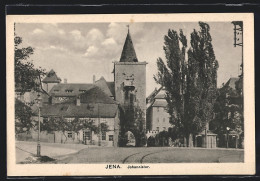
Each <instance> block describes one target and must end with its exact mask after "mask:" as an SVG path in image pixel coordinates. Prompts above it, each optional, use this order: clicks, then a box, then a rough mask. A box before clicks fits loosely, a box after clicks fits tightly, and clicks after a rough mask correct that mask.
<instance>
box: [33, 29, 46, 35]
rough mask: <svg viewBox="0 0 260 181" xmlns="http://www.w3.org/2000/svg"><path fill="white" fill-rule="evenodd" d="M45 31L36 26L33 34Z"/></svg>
mask: <svg viewBox="0 0 260 181" xmlns="http://www.w3.org/2000/svg"><path fill="white" fill-rule="evenodd" d="M41 33H44V31H43V30H42V29H39V28H36V29H34V30H33V32H32V34H41Z"/></svg>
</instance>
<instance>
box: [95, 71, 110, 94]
mask: <svg viewBox="0 0 260 181" xmlns="http://www.w3.org/2000/svg"><path fill="white" fill-rule="evenodd" d="M95 85H96V86H98V87H99V88H100V89H101V90H102V91H103V92H105V93H106V94H107V95H108V96H110V97H111V96H114V95H113V94H112V92H111V89H110V88H109V86H108V83H107V81H106V80H105V78H104V77H103V76H102V77H101V78H100V79H99V80H97V81H96V82H95Z"/></svg>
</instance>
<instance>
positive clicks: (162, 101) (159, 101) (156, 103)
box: [152, 99, 167, 107]
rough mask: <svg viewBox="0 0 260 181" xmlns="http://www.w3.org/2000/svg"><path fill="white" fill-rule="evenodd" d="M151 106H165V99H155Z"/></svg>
mask: <svg viewBox="0 0 260 181" xmlns="http://www.w3.org/2000/svg"><path fill="white" fill-rule="evenodd" d="M152 107H167V101H166V100H165V99H155V101H154V103H153V104H152Z"/></svg>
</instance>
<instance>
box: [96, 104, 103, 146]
mask: <svg viewBox="0 0 260 181" xmlns="http://www.w3.org/2000/svg"><path fill="white" fill-rule="evenodd" d="M97 106H98V107H97V108H98V126H99V130H98V133H99V134H98V146H101V134H102V133H101V124H100V115H99V103H97Z"/></svg>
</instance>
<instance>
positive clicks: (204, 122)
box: [188, 22, 218, 144]
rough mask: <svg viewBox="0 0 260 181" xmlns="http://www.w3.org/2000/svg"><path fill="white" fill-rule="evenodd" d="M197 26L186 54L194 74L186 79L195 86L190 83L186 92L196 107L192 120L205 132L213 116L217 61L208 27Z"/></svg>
mask: <svg viewBox="0 0 260 181" xmlns="http://www.w3.org/2000/svg"><path fill="white" fill-rule="evenodd" d="M199 26H200V31H199V32H197V31H196V30H194V31H193V32H192V33H191V48H190V49H189V52H188V59H189V65H190V66H189V67H192V69H193V70H194V72H192V71H191V72H192V73H191V74H190V76H188V77H189V79H190V80H191V81H194V83H195V84H193V83H191V87H190V88H189V89H188V90H189V92H190V93H191V95H193V96H192V97H193V101H192V102H193V105H198V106H195V107H194V108H195V109H193V110H194V111H195V114H194V116H195V117H194V118H196V119H197V120H200V121H197V122H198V123H200V124H199V126H198V127H197V128H199V129H200V128H203V127H204V128H205V129H206V130H207V129H208V125H209V122H210V121H211V120H212V119H213V115H214V109H213V106H214V103H215V100H216V93H217V69H218V61H217V60H216V57H215V53H214V50H213V46H212V43H211V41H212V38H211V35H210V27H209V25H208V24H207V23H203V22H199ZM191 76H195V80H192V78H191ZM193 105H192V106H193ZM199 129H198V130H199ZM206 142H207V139H206ZM206 144H207V143H206Z"/></svg>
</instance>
